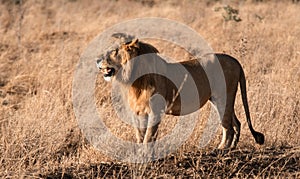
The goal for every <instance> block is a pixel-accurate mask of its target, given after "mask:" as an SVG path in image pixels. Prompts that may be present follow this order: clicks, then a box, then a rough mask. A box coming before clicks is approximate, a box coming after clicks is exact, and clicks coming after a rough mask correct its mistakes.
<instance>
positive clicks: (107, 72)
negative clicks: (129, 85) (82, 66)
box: [102, 67, 116, 77]
mask: <svg viewBox="0 0 300 179" xmlns="http://www.w3.org/2000/svg"><path fill="white" fill-rule="evenodd" d="M115 71H116V70H115V69H114V68H109V67H107V68H104V69H102V73H103V74H104V77H111V76H113V75H114V74H115Z"/></svg>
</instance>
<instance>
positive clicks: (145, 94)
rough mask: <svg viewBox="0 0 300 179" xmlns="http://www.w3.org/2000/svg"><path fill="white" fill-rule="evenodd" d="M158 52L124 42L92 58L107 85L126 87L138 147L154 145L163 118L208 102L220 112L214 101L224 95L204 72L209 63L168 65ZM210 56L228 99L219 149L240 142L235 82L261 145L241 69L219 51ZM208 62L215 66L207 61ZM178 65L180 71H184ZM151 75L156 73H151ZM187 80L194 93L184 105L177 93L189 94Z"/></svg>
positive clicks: (229, 147)
mask: <svg viewBox="0 0 300 179" xmlns="http://www.w3.org/2000/svg"><path fill="white" fill-rule="evenodd" d="M158 53H159V52H158V50H157V49H156V48H155V47H154V46H152V45H150V44H148V43H145V42H142V41H139V40H138V39H136V38H135V39H132V40H128V39H127V40H126V41H125V42H124V43H121V45H119V46H118V47H116V48H115V49H113V50H109V51H108V52H107V53H106V54H103V55H101V56H100V57H99V58H98V59H97V67H98V68H99V70H100V72H101V73H102V74H103V77H104V79H105V80H106V81H113V80H115V81H117V82H118V83H120V84H121V86H122V88H124V89H128V94H127V100H128V104H129V106H130V109H131V110H132V111H133V113H134V118H135V121H136V124H137V125H136V126H135V128H136V138H137V142H138V143H144V144H147V143H149V142H155V140H156V138H157V130H158V126H159V123H160V119H161V117H162V115H163V114H167V115H174V116H180V115H186V114H190V113H192V112H194V111H197V110H199V109H200V108H201V107H202V106H203V105H204V104H206V103H207V102H208V101H211V102H212V104H213V105H215V107H216V109H217V110H218V112H219V114H221V110H222V106H221V105H220V100H219V98H220V96H221V95H223V94H220V93H219V92H218V90H215V89H214V87H211V86H210V84H209V79H208V77H207V75H206V71H205V70H204V69H205V65H209V63H200V62H201V61H200V62H199V61H198V60H197V59H193V60H188V61H184V62H179V63H178V62H177V63H169V62H167V61H166V60H164V59H163V58H162V57H160V56H159V55H158ZM214 55H215V57H216V58H215V59H216V60H218V62H219V63H220V65H221V67H222V70H223V73H224V77H225V83H226V86H225V87H224V88H226V95H227V97H226V106H225V110H224V107H223V110H224V111H223V113H222V114H224V115H222V120H221V126H222V131H223V136H222V140H221V142H220V144H219V146H218V148H219V149H233V148H235V147H236V146H237V143H238V142H239V138H240V128H241V123H240V122H239V120H238V118H237V117H236V114H235V111H234V103H235V97H236V93H237V89H238V84H240V89H241V96H242V101H243V106H244V110H245V114H246V119H247V123H248V127H249V129H250V131H251V133H252V135H253V137H254V139H255V141H256V143H258V144H260V145H262V144H264V135H263V134H262V133H260V132H257V131H255V130H254V129H253V127H252V124H251V119H250V112H249V107H248V101H247V93H246V79H245V74H244V71H243V69H242V66H241V65H240V63H239V62H238V61H237V60H236V59H235V58H233V57H231V56H229V55H226V54H219V53H216V54H214ZM211 63H216V62H215V61H211ZM180 67H183V70H182V69H180ZM149 69H151V70H149ZM208 69H209V68H208ZM143 71H147V73H143ZM155 71H158V72H159V73H155ZM185 71H186V73H185ZM170 74H171V76H172V75H173V77H174V78H172V80H170V79H169V78H168V76H170ZM173 79H180V80H178V81H179V83H178V84H179V85H178V84H174V81H173ZM180 81H181V82H182V83H181V84H180ZM191 82H194V85H195V89H196V91H197V94H196V95H194V94H191V95H190V96H189V95H188V96H187V99H188V102H185V103H184V104H183V101H182V99H181V98H180V95H181V94H180V90H187V94H189V93H190V92H189V91H190V89H189V85H188V84H189V83H191ZM175 83H176V82H175ZM191 84H192V83H191ZM178 93H179V95H178ZM191 93H193V92H191ZM195 96H198V97H199V102H193V101H197V100H193V99H195ZM185 97H186V96H185Z"/></svg>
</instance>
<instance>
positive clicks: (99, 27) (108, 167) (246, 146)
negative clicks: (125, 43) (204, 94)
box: [0, 0, 300, 178]
mask: <svg viewBox="0 0 300 179" xmlns="http://www.w3.org/2000/svg"><path fill="white" fill-rule="evenodd" d="M15 2H16V3H15ZM17 2H19V3H17ZM226 2H227V3H228V4H230V5H231V6H232V7H235V8H237V9H239V17H240V18H241V19H242V21H241V22H235V21H228V22H226V21H225V20H224V18H223V17H222V11H219V12H215V11H214V8H215V7H221V6H222V5H223V4H222V3H220V2H214V1H203V2H197V1H164V2H161V3H159V2H158V1H129V0H127V1H88V2H86V1H79V0H78V1H77V0H72V1H71V0H69V1H67V0H64V1H33V0H28V1H1V3H0V34H1V35H0V154H1V155H0V177H3V178H20V177H37V178H40V177H42V178H44V177H49V178H71V177H78V178H84V177H87V178H92V177H134V176H143V177H147V178H148V177H168V178H169V177H174V176H176V177H195V178H198V177H205V178H206V177H213V178H215V177H220V178H227V177H238V178H244V177H271V178H273V177H295V178H298V177H300V170H299V168H300V163H299V161H300V148H299V147H300V138H299V136H300V129H299V125H300V120H299V116H300V114H299V111H300V104H299V101H300V97H299V96H300V92H299V89H300V70H299V69H300V41H299V37H300V26H299V25H298V24H300V15H299V9H300V4H299V3H298V4H297V3H292V1H286V2H284V3H280V2H278V3H273V2H271V1H267V2H252V1H251V2H250V1H248V2H246V1H226ZM149 16H151V17H153V16H155V17H165V18H170V19H173V20H176V21H179V22H183V23H185V24H187V25H189V26H191V27H192V28H194V29H195V30H196V31H197V32H199V33H200V34H201V35H202V36H203V37H204V39H206V41H207V42H209V43H210V45H211V46H212V47H213V49H214V50H215V51H217V52H226V53H228V54H231V55H232V56H235V57H236V58H238V59H239V61H240V62H241V64H242V65H243V67H244V69H245V72H246V76H247V80H248V98H249V103H250V104H249V105H250V111H251V114H252V119H253V123H254V127H255V128H256V129H257V130H259V131H261V132H263V133H264V134H265V136H266V144H265V145H264V146H262V147H258V146H256V144H254V142H253V141H254V140H253V139H252V137H251V134H250V132H249V130H248V127H247V126H246V123H245V117H244V112H243V109H242V108H241V106H242V104H241V100H240V98H239V97H238V98H237V99H238V100H237V102H236V110H237V115H238V117H239V118H240V120H241V122H242V134H241V142H240V143H239V144H238V149H237V150H235V151H231V152H229V153H227V154H213V153H210V152H209V150H210V149H211V148H212V147H214V146H216V144H217V142H218V141H219V139H218V137H217V138H216V139H215V140H214V141H212V142H211V144H210V146H208V147H207V148H206V149H201V150H200V149H198V148H197V147H196V146H197V144H198V142H199V138H200V137H201V126H203V124H204V123H205V115H204V116H202V117H201V119H202V120H200V122H199V123H198V127H197V128H196V130H195V131H194V133H193V135H192V136H191V138H190V139H189V140H188V141H187V142H186V144H184V145H183V146H182V148H180V149H178V152H177V153H176V154H173V155H170V156H168V157H167V158H165V159H161V160H159V161H156V162H152V163H148V164H145V165H132V164H127V163H118V162H116V161H112V160H110V159H109V158H107V157H106V156H103V154H101V153H100V152H98V151H97V150H95V149H93V148H92V147H91V146H90V145H89V144H88V143H87V142H86V141H85V140H84V138H83V137H82V135H81V133H80V130H79V129H78V127H77V124H76V119H75V115H74V113H73V108H72V100H71V90H72V78H73V72H74V69H75V67H76V64H77V62H78V60H79V57H80V54H81V53H82V52H83V50H84V49H85V48H86V46H87V45H88V43H89V42H90V41H91V40H92V39H93V38H94V37H95V36H96V35H97V34H99V33H101V32H102V31H103V30H105V29H106V28H108V27H109V26H112V25H114V24H115V23H118V22H122V21H124V20H129V19H132V18H137V17H149ZM153 43H154V45H157V44H155V42H153ZM157 47H158V49H159V50H160V51H161V52H162V53H164V54H166V55H170V56H172V57H173V58H176V59H181V58H183V57H181V53H180V50H179V51H176V50H175V53H174V51H173V50H170V49H168V48H167V45H164V44H162V45H157ZM172 49H173V48H172ZM97 85H98V86H99V89H97V93H96V95H97V97H98V101H97V104H98V106H99V107H106V106H107V109H111V108H110V107H109V105H110V103H109V89H110V86H109V84H107V83H105V82H104V81H103V80H102V79H101V77H99V79H98V80H97ZM205 110H206V109H203V111H205ZM108 113H111V111H108ZM108 117H113V115H112V114H111V115H110V116H108ZM166 120H167V119H166ZM166 120H164V121H163V124H162V125H161V128H160V131H161V134H160V135H161V136H163V135H165V134H166V133H168V131H169V130H168V129H167V124H166ZM105 122H106V123H107V125H108V126H109V127H110V129H111V131H113V132H114V133H115V134H116V135H117V136H119V137H121V138H124V139H127V140H133V133H132V129H131V128H130V126H128V125H124V124H123V123H121V122H120V121H117V120H116V119H112V120H108V121H105ZM175 122H176V120H173V121H172V122H171V125H174V124H175ZM169 123H170V122H168V124H169ZM249 138H250V140H248V139H249Z"/></svg>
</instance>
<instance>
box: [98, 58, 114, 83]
mask: <svg viewBox="0 0 300 179" xmlns="http://www.w3.org/2000/svg"><path fill="white" fill-rule="evenodd" d="M97 67H98V68H99V70H100V71H101V73H103V77H104V79H105V80H106V81H111V77H112V76H114V75H115V72H116V70H115V69H114V68H111V67H108V66H106V65H104V64H103V58H99V59H97Z"/></svg>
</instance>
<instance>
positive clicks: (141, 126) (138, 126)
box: [133, 115, 148, 143]
mask: <svg viewBox="0 0 300 179" xmlns="http://www.w3.org/2000/svg"><path fill="white" fill-rule="evenodd" d="M133 123H134V128H135V132H136V139H137V143H143V142H144V138H145V135H146V131H147V125H148V116H147V115H145V116H144V115H143V116H134V117H133Z"/></svg>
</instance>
